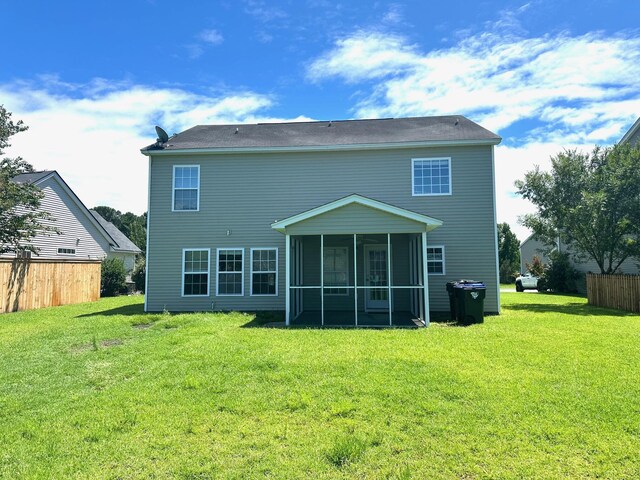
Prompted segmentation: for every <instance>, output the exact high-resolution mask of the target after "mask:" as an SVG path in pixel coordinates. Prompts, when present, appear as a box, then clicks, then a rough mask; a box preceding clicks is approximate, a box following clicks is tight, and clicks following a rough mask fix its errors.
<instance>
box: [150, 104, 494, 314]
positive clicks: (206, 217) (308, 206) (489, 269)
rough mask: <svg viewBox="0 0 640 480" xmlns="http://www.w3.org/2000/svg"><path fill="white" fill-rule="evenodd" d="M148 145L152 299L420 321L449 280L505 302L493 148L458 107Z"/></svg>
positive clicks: (153, 302)
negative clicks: (471, 283)
mask: <svg viewBox="0 0 640 480" xmlns="http://www.w3.org/2000/svg"><path fill="white" fill-rule="evenodd" d="M163 140H166V141H162V140H158V142H156V143H155V144H153V145H150V146H148V147H146V148H144V149H142V153H143V154H145V155H146V156H148V157H149V216H148V244H147V296H146V304H145V308H146V310H147V311H160V310H163V309H168V310H172V311H210V310H244V311H257V310H279V311H283V312H285V317H286V321H287V324H305V325H307V324H308V325H358V326H367V325H415V324H428V323H429V319H430V312H438V311H441V312H445V311H448V309H449V300H448V295H447V292H446V288H445V284H446V282H447V281H450V280H459V279H461V278H473V279H475V280H480V281H484V282H485V283H486V285H487V296H486V300H485V311H486V312H498V311H499V289H498V276H497V244H496V243H497V240H496V239H497V236H496V219H495V195H494V167H493V147H494V145H496V144H498V143H499V142H500V137H498V136H497V135H495V134H493V133H491V132H490V131H488V130H486V129H484V128H482V127H481V126H479V125H477V124H475V123H474V122H472V121H470V120H468V119H467V118H465V117H462V116H443V117H419V118H400V119H381V120H352V121H333V122H306V123H271V124H253V125H201V126H196V127H193V128H191V129H189V130H186V131H184V132H182V133H180V134H177V135H175V136H172V137H171V138H168V139H163Z"/></svg>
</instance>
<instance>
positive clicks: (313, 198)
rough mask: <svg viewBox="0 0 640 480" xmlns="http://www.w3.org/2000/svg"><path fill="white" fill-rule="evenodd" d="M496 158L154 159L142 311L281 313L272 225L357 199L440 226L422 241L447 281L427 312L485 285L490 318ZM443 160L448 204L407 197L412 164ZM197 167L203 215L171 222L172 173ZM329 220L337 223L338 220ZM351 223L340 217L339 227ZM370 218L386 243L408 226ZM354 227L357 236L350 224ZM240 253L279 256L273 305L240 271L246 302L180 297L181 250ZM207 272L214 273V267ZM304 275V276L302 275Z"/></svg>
mask: <svg viewBox="0 0 640 480" xmlns="http://www.w3.org/2000/svg"><path fill="white" fill-rule="evenodd" d="M492 148H493V147H491V146H464V147H453V146H452V147H433V148H427V147H424V148H398V149H386V150H383V149H380V150H360V151H341V152H331V151H322V152H291V153H262V154H259V153H255V154H216V155H212V154H202V155H185V156H180V155H175V156H156V157H152V160H151V162H150V165H151V174H150V182H151V183H150V208H149V212H150V213H149V215H150V217H149V244H150V245H149V247H148V249H149V252H148V258H149V260H148V262H149V267H148V275H149V282H148V283H149V284H148V287H147V308H148V310H149V311H161V310H162V309H163V308H167V309H169V310H176V311H180V310H185V311H186V310H190V311H194V310H195V311H198V310H211V309H212V308H213V309H216V310H217V309H224V310H247V311H251V310H284V308H285V257H286V255H285V236H284V235H283V234H281V233H279V232H277V231H275V230H273V229H272V228H271V224H272V223H273V222H275V221H278V220H282V219H285V218H288V217H290V216H292V215H295V214H298V213H301V212H304V211H307V210H310V209H312V208H315V207H318V206H320V205H324V204H327V203H329V202H332V201H334V200H337V199H339V198H342V197H345V196H347V195H351V194H354V193H355V194H359V195H362V196H365V197H368V198H372V199H375V200H379V201H381V202H385V203H388V204H391V205H394V206H396V207H400V208H404V209H407V210H410V211H413V212H416V213H420V214H423V215H427V216H430V217H434V218H437V219H439V220H442V222H443V225H442V226H440V227H438V228H436V229H435V230H433V231H432V232H429V233H428V234H427V242H428V244H431V245H444V246H445V252H446V275H438V276H430V277H429V287H430V303H431V310H434V311H445V310H448V308H449V300H448V296H447V293H446V289H445V284H446V282H447V281H450V280H459V279H461V278H473V279H476V280H481V281H484V282H485V283H486V285H487V298H486V300H485V307H486V310H487V311H488V312H496V311H498V284H497V277H496V252H495V222H494V196H493V166H492ZM442 157H450V158H451V180H452V195H445V196H426V197H422V196H413V195H412V184H411V160H412V159H413V158H442ZM195 164H197V165H200V209H199V211H194V212H172V211H171V207H172V191H171V189H172V175H173V166H174V165H195ZM345 208H347V207H345ZM363 208H366V207H363ZM350 210H352V209H347V210H346V213H349V211H350ZM352 213H353V212H352ZM361 213H362V214H363V215H368V214H371V213H372V212H367V211H365V210H362V211H361ZM333 214H334V215H336V217H339V216H340V212H338V210H336V212H333ZM348 217H349V215H345V216H343V219H345V218H348ZM376 218H377V220H376V219H373V220H376V224H375V230H376V231H378V232H379V233H386V232H387V231H388V230H387V229H390V228H392V227H393V225H397V224H398V223H403V225H404V226H407V224H406V223H404V222H406V221H405V220H404V219H398V217H394V218H392V219H391V218H385V219H382V218H381V217H380V216H378V217H376ZM352 220H354V219H353V218H352ZM318 221H320V220H318ZM353 225H354V228H355V227H356V222H355V220H354V223H353ZM327 227H328V228H329V227H330V225H327ZM404 231H407V230H404ZM370 233H373V232H370ZM237 247H243V248H244V249H245V258H249V255H250V248H252V247H253V248H268V247H274V248H278V249H279V252H280V255H279V256H278V263H279V265H278V272H279V275H278V282H279V285H278V296H270V297H268V296H253V297H252V296H250V295H249V293H248V292H250V284H249V282H250V281H251V280H250V275H249V270H248V268H249V265H248V263H247V262H245V275H244V282H245V285H244V292H245V295H244V296H242V297H216V296H215V295H210V296H209V297H200V298H183V297H181V295H180V284H181V265H180V262H181V256H182V249H183V248H211V249H212V251H215V250H214V249H216V248H237ZM318 268H319V266H318ZM211 271H212V272H215V266H214V265H213V263H212V265H211ZM304 273H305V276H306V275H307V272H306V271H305V272H304ZM210 277H211V280H210V282H211V285H210V288H209V291H210V292H215V291H216V288H215V287H216V286H215V282H216V276H215V275H214V274H213V273H212V275H211V276H210Z"/></svg>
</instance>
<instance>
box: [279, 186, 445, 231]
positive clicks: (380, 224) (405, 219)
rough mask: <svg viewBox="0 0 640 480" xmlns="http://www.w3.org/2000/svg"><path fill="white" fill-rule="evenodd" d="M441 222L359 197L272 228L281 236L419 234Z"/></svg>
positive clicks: (313, 210)
mask: <svg viewBox="0 0 640 480" xmlns="http://www.w3.org/2000/svg"><path fill="white" fill-rule="evenodd" d="M440 225H442V221H441V220H438V219H436V218H432V217H428V216H427V215H422V214H420V213H416V212H412V211H410V210H406V209H404V208H400V207H396V206H394V205H389V204H388V203H384V202H380V201H378V200H374V199H372V198H367V197H363V196H362V195H357V194H353V195H349V196H347V197H343V198H340V199H338V200H334V201H333V202H330V203H327V204H325V205H321V206H319V207H316V208H312V209H311V210H307V211H305V212H301V213H298V214H296V215H292V216H291V217H288V218H285V219H284V220H280V221H277V222H275V223H272V224H271V228H273V229H274V230H277V231H279V232H281V233H284V234H293V235H296V234H298V235H301V234H304V235H317V234H321V233H330V234H347V233H418V232H429V231H431V230H433V229H434V228H437V227H439V226H440Z"/></svg>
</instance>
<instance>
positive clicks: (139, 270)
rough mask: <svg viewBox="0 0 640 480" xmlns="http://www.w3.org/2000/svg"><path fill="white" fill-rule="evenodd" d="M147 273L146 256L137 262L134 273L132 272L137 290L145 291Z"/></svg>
mask: <svg viewBox="0 0 640 480" xmlns="http://www.w3.org/2000/svg"><path fill="white" fill-rule="evenodd" d="M146 273H147V265H146V262H145V259H144V258H141V259H140V260H138V261H137V262H136V266H135V268H134V269H133V273H132V274H131V279H132V280H133V282H134V283H135V284H136V290H137V291H138V292H142V293H144V291H145V288H146V285H145V281H146V278H145V275H146Z"/></svg>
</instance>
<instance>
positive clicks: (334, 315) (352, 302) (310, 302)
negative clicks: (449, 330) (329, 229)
mask: <svg viewBox="0 0 640 480" xmlns="http://www.w3.org/2000/svg"><path fill="white" fill-rule="evenodd" d="M289 241H290V249H289V254H290V258H289V279H290V285H289V288H288V291H289V295H288V297H289V298H288V305H289V309H288V310H289V313H288V318H289V325H300V326H354V327H355V326H358V327H383V326H387V327H388V326H395V327H415V326H422V325H426V323H427V322H428V312H427V310H428V306H427V304H428V300H427V298H428V297H427V293H428V286H427V284H426V282H425V276H424V270H425V259H424V258H423V255H422V252H423V249H422V234H420V233H417V234H416V233H411V234H407V233H400V234H396V233H394V234H390V233H386V234H383V233H381V234H350V235H349V234H335V235H324V234H320V235H292V236H290V238H289Z"/></svg>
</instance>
